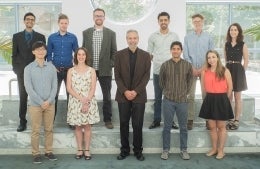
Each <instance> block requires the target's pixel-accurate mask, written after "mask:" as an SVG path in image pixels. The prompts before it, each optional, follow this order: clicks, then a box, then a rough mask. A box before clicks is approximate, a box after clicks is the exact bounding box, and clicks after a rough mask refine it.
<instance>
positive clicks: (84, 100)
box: [80, 97, 90, 113]
mask: <svg viewBox="0 0 260 169" xmlns="http://www.w3.org/2000/svg"><path fill="white" fill-rule="evenodd" d="M80 102H81V104H82V107H81V112H82V113H87V112H88V109H89V106H90V99H89V98H87V97H82V98H81V99H80Z"/></svg>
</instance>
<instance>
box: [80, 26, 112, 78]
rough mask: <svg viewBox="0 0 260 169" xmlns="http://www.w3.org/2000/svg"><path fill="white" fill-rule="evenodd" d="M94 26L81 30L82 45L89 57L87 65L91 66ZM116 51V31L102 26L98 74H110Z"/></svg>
mask: <svg viewBox="0 0 260 169" xmlns="http://www.w3.org/2000/svg"><path fill="white" fill-rule="evenodd" d="M93 32H94V27H92V28H88V29H86V30H85V31H83V44H82V46H83V47H85V48H86V49H87V50H88V53H89V55H90V57H89V58H88V64H89V66H93V50H92V44H93V43H92V37H93ZM116 51H117V46H116V33H115V32H113V31H112V30H110V29H108V28H106V27H104V28H103V41H102V44H101V51H100V56H99V76H112V67H114V54H115V53H116Z"/></svg>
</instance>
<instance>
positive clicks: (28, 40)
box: [12, 12, 46, 132]
mask: <svg viewBox="0 0 260 169" xmlns="http://www.w3.org/2000/svg"><path fill="white" fill-rule="evenodd" d="M24 24H25V30H24V31H21V32H18V33H16V34H14V35H13V49H12V50H13V51H12V52H13V54H12V65H13V71H14V73H15V74H16V75H17V81H18V88H19V99H20V103H19V117H20V125H19V126H18V128H17V131H18V132H22V131H24V130H26V128H27V120H26V112H27V97H28V94H27V93H26V91H25V87H24V68H25V66H26V65H28V64H29V63H31V62H32V61H34V56H33V54H32V44H33V43H34V42H36V41H42V42H44V43H46V39H45V36H44V35H42V34H40V33H38V32H35V31H34V30H33V26H34V24H35V15H34V14H33V13H31V12H28V13H26V14H25V15H24Z"/></svg>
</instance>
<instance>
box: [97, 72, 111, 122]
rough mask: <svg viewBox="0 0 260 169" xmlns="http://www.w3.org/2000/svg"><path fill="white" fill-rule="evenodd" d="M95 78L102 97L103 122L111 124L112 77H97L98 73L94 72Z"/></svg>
mask: <svg viewBox="0 0 260 169" xmlns="http://www.w3.org/2000/svg"><path fill="white" fill-rule="evenodd" d="M96 74H97V78H98V81H99V84H100V87H101V90H102V95H103V106H102V110H103V121H104V122H111V118H112V106H111V88H112V76H99V72H98V71H96Z"/></svg>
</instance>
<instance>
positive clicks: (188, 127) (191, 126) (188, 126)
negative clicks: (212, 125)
mask: <svg viewBox="0 0 260 169" xmlns="http://www.w3.org/2000/svg"><path fill="white" fill-rule="evenodd" d="M192 128H193V120H188V124H187V129H188V130H192Z"/></svg>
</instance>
